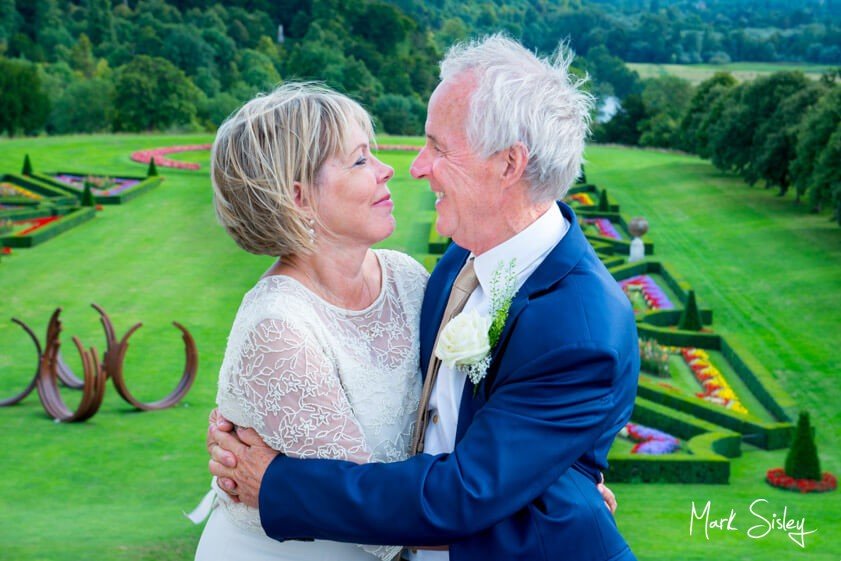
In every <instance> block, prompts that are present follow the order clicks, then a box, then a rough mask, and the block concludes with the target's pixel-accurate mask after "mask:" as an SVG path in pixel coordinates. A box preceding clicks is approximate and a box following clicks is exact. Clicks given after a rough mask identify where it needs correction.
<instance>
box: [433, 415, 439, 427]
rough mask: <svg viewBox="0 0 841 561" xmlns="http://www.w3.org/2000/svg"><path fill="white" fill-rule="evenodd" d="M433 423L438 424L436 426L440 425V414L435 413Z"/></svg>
mask: <svg viewBox="0 0 841 561" xmlns="http://www.w3.org/2000/svg"><path fill="white" fill-rule="evenodd" d="M432 422H433V423H434V424H436V425H437V424H438V413H435V414H434V415H433V416H432Z"/></svg>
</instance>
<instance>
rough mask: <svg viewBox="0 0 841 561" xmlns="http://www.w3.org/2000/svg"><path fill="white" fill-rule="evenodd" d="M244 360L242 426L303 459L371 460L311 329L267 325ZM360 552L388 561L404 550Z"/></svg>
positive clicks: (251, 336) (247, 344)
mask: <svg viewBox="0 0 841 561" xmlns="http://www.w3.org/2000/svg"><path fill="white" fill-rule="evenodd" d="M240 361H241V362H240V364H239V367H238V368H236V374H235V375H234V376H233V379H232V380H231V384H230V393H231V394H233V395H235V396H236V401H237V402H238V404H239V406H240V409H241V411H242V412H243V417H244V419H241V420H239V423H240V424H243V425H245V426H252V427H253V428H254V429H255V430H256V431H257V432H258V433H259V435H260V436H261V437H262V438H263V440H264V441H265V442H266V444H268V445H269V446H271V447H272V448H274V449H275V450H279V451H280V452H283V453H284V454H286V455H288V456H293V457H298V458H320V459H339V460H348V461H351V462H355V463H358V464H361V463H366V462H369V461H371V450H370V447H369V446H368V443H367V442H366V440H365V436H364V434H363V432H362V428H361V427H360V426H359V423H358V422H357V421H356V418H355V417H354V415H353V411H352V409H351V406H350V402H349V401H348V399H347V395H346V394H345V391H344V389H343V388H342V385H341V381H340V380H339V376H338V373H337V372H336V368H335V366H334V364H333V363H332V361H331V360H330V359H329V357H327V356H326V355H325V353H324V352H323V351H322V349H321V347H320V345H319V344H318V343H317V342H316V341H315V338H314V337H312V335H310V334H309V333H308V332H307V331H306V330H304V329H299V328H297V327H295V326H294V325H292V323H290V322H288V321H286V320H281V319H266V320H263V321H261V322H260V323H259V324H257V325H256V326H255V327H254V328H253V329H252V330H251V331H249V332H248V334H247V336H246V338H245V341H244V344H243V346H242V350H241V352H240ZM223 414H224V410H223ZM232 420H234V419H232ZM359 547H360V548H362V549H363V550H365V551H366V552H368V553H370V554H373V555H375V556H377V557H379V558H380V559H382V560H383V561H390V560H391V559H393V558H394V557H395V556H396V555H397V554H398V553H399V552H400V549H401V548H400V547H397V546H379V545H359Z"/></svg>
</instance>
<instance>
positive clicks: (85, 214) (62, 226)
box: [0, 207, 96, 247]
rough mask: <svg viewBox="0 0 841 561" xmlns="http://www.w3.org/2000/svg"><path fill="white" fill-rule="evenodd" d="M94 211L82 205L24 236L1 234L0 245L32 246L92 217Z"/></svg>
mask: <svg viewBox="0 0 841 561" xmlns="http://www.w3.org/2000/svg"><path fill="white" fill-rule="evenodd" d="M95 214H96V211H95V210H94V209H93V208H90V207H83V208H78V209H76V210H73V211H72V212H69V213H67V214H65V215H64V216H62V217H61V218H59V219H58V220H56V221H55V222H51V223H49V224H47V225H46V226H43V227H42V228H38V229H37V230H35V231H34V232H32V233H31V234H27V235H25V236H3V237H0V245H3V246H6V247H34V246H36V245H38V244H40V243H43V242H45V241H47V240H49V239H51V238H54V237H55V236H57V235H59V234H60V233H62V232H65V231H67V230H69V229H70V228H73V227H74V226H76V225H78V224H81V223H82V222H87V221H88V220H90V219H92V218H93V217H94V215H95Z"/></svg>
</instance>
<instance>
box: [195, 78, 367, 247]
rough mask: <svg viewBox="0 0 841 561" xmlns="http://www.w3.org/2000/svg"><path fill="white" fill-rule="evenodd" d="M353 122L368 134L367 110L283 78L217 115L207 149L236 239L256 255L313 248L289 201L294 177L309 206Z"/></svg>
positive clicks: (302, 213) (220, 208)
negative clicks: (228, 112) (268, 89)
mask: <svg viewBox="0 0 841 561" xmlns="http://www.w3.org/2000/svg"><path fill="white" fill-rule="evenodd" d="M351 124H358V125H360V126H361V127H362V128H363V130H365V131H366V133H367V134H368V137H369V138H370V139H372V138H373V127H372V125H371V118H370V116H369V115H368V113H367V112H366V111H365V110H364V109H363V108H362V107H361V106H360V105H359V104H358V103H356V102H355V101H353V100H352V99H350V98H348V97H347V96H344V95H342V94H340V93H338V92H335V91H333V90H331V89H329V88H327V87H325V86H323V85H320V84H313V83H300V82H299V83H288V84H284V85H282V86H280V87H278V88H277V89H275V90H274V91H272V92H271V93H269V94H265V95H259V96H257V97H256V98H254V99H252V100H251V101H249V102H248V103H246V104H245V105H243V106H242V107H241V108H240V109H239V110H238V111H236V112H235V113H234V114H233V115H231V116H230V117H228V119H227V120H226V121H225V122H224V123H222V126H221V127H219V130H218V131H217V133H216V140H215V141H214V143H213V148H212V149H211V158H210V167H211V171H210V174H211V180H212V182H213V195H214V196H213V201H214V206H215V207H216V216H217V218H218V219H219V222H220V224H222V226H224V227H225V229H226V230H227V231H228V234H230V236H231V237H232V238H233V239H234V241H235V242H236V243H237V245H239V246H240V247H241V248H243V249H244V250H246V251H249V252H251V253H256V254H258V255H272V256H275V257H284V256H288V255H298V254H303V253H309V252H311V251H312V250H313V245H314V244H313V241H312V238H311V236H310V233H309V231H310V228H311V226H310V224H309V221H310V220H316V221H317V220H318V217H317V216H315V215H311V214H309V213H308V212H307V211H306V210H303V209H302V208H301V207H300V206H299V205H298V204H296V202H295V184H296V183H297V184H298V185H299V186H300V189H301V196H302V198H303V200H304V201H305V202H307V203H308V204H309V206H310V207H311V208H313V207H314V205H315V204H316V198H317V197H315V195H316V191H317V186H318V175H319V172H320V170H321V168H322V166H323V165H324V162H325V161H326V160H327V159H328V158H330V157H332V156H335V155H338V154H340V153H341V152H342V151H343V149H344V148H345V146H346V144H347V135H348V134H349V132H350V128H351Z"/></svg>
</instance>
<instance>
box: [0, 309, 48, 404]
mask: <svg viewBox="0 0 841 561" xmlns="http://www.w3.org/2000/svg"><path fill="white" fill-rule="evenodd" d="M12 321H13V322H15V323H16V324H18V325H19V326H21V327H22V328H23V330H24V331H26V333H27V334H28V335H29V337H30V338H32V342H33V343H35V352H36V353H37V354H38V363H39V364H38V366H36V367H35V375H34V376H32V380H31V381H30V382H29V385H28V386H26V389H24V390H23V391H22V392H20V393H19V394H17V395H15V396H12V397H8V398H6V399H0V407H6V406H7V405H15V404H16V403H20V402H21V401H23V399H24V398H25V397H26V396H28V395H29V394H30V393H32V390H34V389H35V385H36V384H37V383H38V373H39V372H40V371H41V368H40V362H41V355H42V354H43V353H42V352H41V341H39V340H38V336H37V335H35V332H33V331H32V330H31V329H30V328H29V326H28V325H26V324H25V323H24V322H22V321H21V320H19V319H18V318H12Z"/></svg>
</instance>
